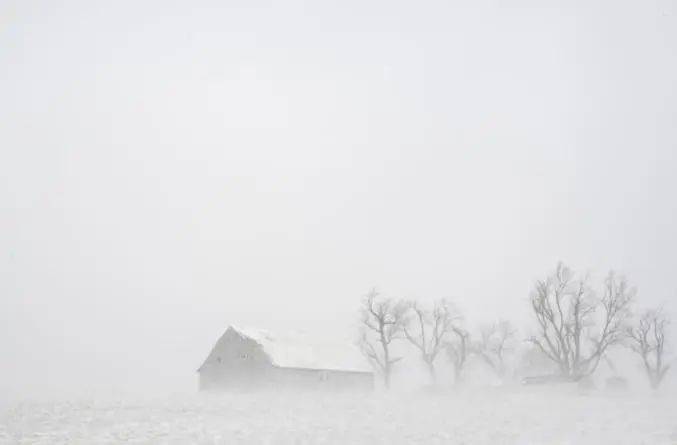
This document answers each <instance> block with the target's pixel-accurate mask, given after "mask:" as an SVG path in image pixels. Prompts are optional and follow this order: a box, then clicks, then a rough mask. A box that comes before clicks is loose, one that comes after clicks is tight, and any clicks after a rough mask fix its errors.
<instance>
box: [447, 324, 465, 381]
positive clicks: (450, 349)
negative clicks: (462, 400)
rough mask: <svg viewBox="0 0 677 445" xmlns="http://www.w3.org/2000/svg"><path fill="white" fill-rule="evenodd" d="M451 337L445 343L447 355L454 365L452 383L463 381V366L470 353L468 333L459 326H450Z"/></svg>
mask: <svg viewBox="0 0 677 445" xmlns="http://www.w3.org/2000/svg"><path fill="white" fill-rule="evenodd" d="M451 334H452V335H451V338H450V339H449V341H447V342H446V343H445V346H446V350H447V356H448V357H449V360H450V361H451V364H452V365H453V366H454V384H456V385H458V384H460V383H462V382H463V368H464V367H465V363H466V361H467V359H468V355H470V352H471V351H470V333H469V332H468V331H466V330H465V329H463V328H462V327H460V326H457V325H452V326H451Z"/></svg>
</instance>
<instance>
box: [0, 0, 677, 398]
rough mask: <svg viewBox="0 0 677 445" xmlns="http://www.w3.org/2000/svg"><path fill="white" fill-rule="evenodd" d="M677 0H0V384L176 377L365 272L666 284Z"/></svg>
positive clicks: (160, 382)
mask: <svg viewBox="0 0 677 445" xmlns="http://www.w3.org/2000/svg"><path fill="white" fill-rule="evenodd" d="M675 79H677V2H676V1H675V0H661V1H653V0H623V1H619V0H613V1H612V0H609V1H601V0H600V1H595V0H592V1H590V0H587V1H563V0H562V1H536V0H533V1H527V0H516V1H513V2H510V5H509V6H508V2H500V1H476V0H472V1H471V0H467V1H458V2H447V1H438V2H434V1H430V2H405V1H395V2H394V1H379V2H376V1H375V2H364V1H337V2H308V3H307V4H304V3H302V2H296V1H285V2H259V1H239V2H236V1H232V2H223V1H213V2H206V1H193V2H168V1H157V2H150V1H116V2H92V1H84V0H83V1H59V2H52V1H18V0H16V1H8V0H4V1H2V2H0V180H1V182H0V326H2V327H3V329H2V333H0V356H2V357H3V359H2V366H0V398H1V397H3V394H4V395H5V396H8V395H9V396H27V395H34V394H40V393H51V392H59V391H61V392H74V391H107V390H116V391H136V390H139V389H141V388H144V389H151V388H152V389H156V390H160V391H162V390H167V388H171V390H176V391H192V390H193V389H194V388H195V374H194V370H195V369H196V367H197V366H198V365H199V364H200V362H201V360H202V359H203V358H204V357H205V356H206V354H207V352H208V351H209V348H210V347H211V346H212V344H213V342H214V341H216V338H217V337H218V335H220V333H221V332H222V331H223V330H224V329H225V327H226V325H227V324H228V322H237V323H240V324H244V325H254V326H260V327H264V328H272V329H284V328H288V327H289V326H292V325H294V326H297V325H299V326H303V327H305V328H308V329H311V330H312V329H323V330H325V332H326V333H327V334H325V335H334V336H339V335H340V336H349V335H350V334H351V329H352V327H353V325H352V323H353V319H354V315H355V313H356V310H357V306H358V305H359V301H360V298H361V296H362V295H363V294H364V293H365V292H366V291H367V290H369V288H370V287H372V286H377V287H378V288H379V289H381V290H383V291H384V292H385V293H387V294H389V295H392V296H397V297H400V296H402V297H408V298H423V299H431V298H437V297H449V298H452V299H454V300H455V301H457V302H458V304H459V305H460V306H461V307H462V308H463V309H465V311H466V314H467V316H468V319H469V321H470V322H471V323H477V322H479V321H480V320H487V319H492V318H495V317H498V316H510V317H513V318H516V319H518V320H525V319H526V310H527V305H526V298H527V296H528V293H529V290H530V287H531V284H532V283H533V281H534V280H535V279H537V278H540V277H542V276H543V275H544V274H545V273H546V272H548V271H549V270H550V269H552V268H553V267H554V265H555V263H556V261H558V260H560V259H561V260H564V261H565V262H567V264H569V265H570V266H572V267H574V268H575V269H577V270H591V271H592V272H593V273H594V275H595V276H596V277H597V278H600V277H601V276H602V275H603V274H604V273H605V272H606V271H607V270H608V269H609V268H614V269H616V270H619V271H621V272H624V273H626V274H627V275H628V277H629V278H630V280H631V282H632V283H633V284H635V285H637V286H638V287H639V291H640V299H641V302H642V304H643V305H645V304H646V305H648V304H656V303H659V302H667V303H670V301H672V300H674V299H675V298H676V297H677V285H676V284H675V281H674V277H673V275H674V273H675V270H677V259H676V257H675V252H677V230H676V227H677V225H676V222H677V198H676V196H675V195H676V192H675V191H676V190H677V179H676V173H677V81H676V80H675Z"/></svg>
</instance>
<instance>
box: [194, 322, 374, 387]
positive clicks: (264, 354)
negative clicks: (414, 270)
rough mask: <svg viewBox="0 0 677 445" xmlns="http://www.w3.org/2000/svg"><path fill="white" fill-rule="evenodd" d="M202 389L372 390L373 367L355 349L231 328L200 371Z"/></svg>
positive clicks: (261, 331) (301, 338) (296, 337)
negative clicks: (300, 388)
mask: <svg viewBox="0 0 677 445" xmlns="http://www.w3.org/2000/svg"><path fill="white" fill-rule="evenodd" d="M198 373H199V376H200V389H201V390H211V389H250V388H263V387H276V388H279V387H294V388H298V387H310V388H334V389H367V388H371V387H372V385H373V375H372V371H371V369H370V368H369V367H368V364H367V363H366V362H365V360H364V359H363V358H362V357H361V355H360V354H359V350H357V348H356V347H354V346H352V345H336V344H331V345H330V344H320V343H318V342H314V341H308V340H307V339H306V338H305V337H303V336H301V335H288V336H274V335H272V334H270V333H269V332H267V331H263V330H255V329H244V328H239V327H235V326H229V327H228V329H227V330H226V332H225V333H224V334H223V335H222V336H221V337H220V338H219V340H218V341H217V342H216V344H215V345H214V347H213V348H212V350H211V351H210V353H209V355H208V356H207V358H206V359H205V361H204V362H203V364H202V365H201V366H200V368H199V369H198Z"/></svg>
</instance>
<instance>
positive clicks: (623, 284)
mask: <svg viewBox="0 0 677 445" xmlns="http://www.w3.org/2000/svg"><path fill="white" fill-rule="evenodd" d="M635 294H636V291H635V289H632V288H630V287H628V284H627V281H626V280H625V279H624V278H622V277H617V276H616V275H615V274H614V273H613V272H610V273H609V274H608V275H607V277H606V279H605V281H604V289H603V292H602V297H601V298H599V299H597V298H595V297H594V295H593V292H592V290H591V289H590V287H589V285H588V279H587V277H584V278H582V279H580V280H576V279H575V276H574V273H573V272H572V271H571V269H569V268H568V267H566V266H564V265H563V264H562V263H559V264H558V265H557V268H556V269H555V272H554V273H553V274H552V275H550V276H549V277H548V278H547V279H546V280H545V281H538V282H537V283H536V287H535V289H534V291H533V293H532V295H531V307H532V310H533V313H534V315H535V317H536V320H537V322H538V331H537V334H536V335H534V336H532V337H531V338H529V341H530V342H531V343H533V344H534V345H536V347H537V348H538V349H539V350H540V351H541V352H542V353H543V354H545V355H546V356H547V357H548V358H549V359H550V360H552V361H553V362H554V363H555V364H556V365H557V366H558V368H559V372H560V374H561V375H562V376H563V377H566V378H571V379H580V378H581V377H584V376H587V375H590V374H592V373H593V372H594V371H595V369H596V368H597V366H598V365H599V362H600V360H601V359H602V358H603V356H604V354H605V352H606V351H607V349H608V348H609V347H610V346H613V345H615V344H617V343H619V342H620V341H621V340H622V339H623V336H624V334H625V331H626V323H627V320H628V317H629V315H630V311H629V307H630V304H631V302H632V300H633V299H634V296H635Z"/></svg>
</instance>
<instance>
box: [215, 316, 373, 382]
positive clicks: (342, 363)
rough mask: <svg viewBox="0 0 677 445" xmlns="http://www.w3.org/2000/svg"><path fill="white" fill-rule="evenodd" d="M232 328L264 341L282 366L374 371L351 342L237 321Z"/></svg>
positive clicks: (264, 347)
mask: <svg viewBox="0 0 677 445" xmlns="http://www.w3.org/2000/svg"><path fill="white" fill-rule="evenodd" d="M228 329H232V330H233V331H235V332H236V333H237V334H239V335H240V336H241V337H243V338H249V339H251V340H253V341H255V342H256V343H258V344H259V345H261V348H262V349H263V351H264V352H265V353H266V354H267V355H268V357H270V360H271V362H272V364H273V365H275V366H278V367H281V368H305V369H326V370H338V371H355V372H372V369H371V367H370V366H369V363H368V362H367V360H366V359H365V358H364V356H362V354H361V353H360V350H359V348H357V346H355V345H353V344H350V343H345V344H343V343H327V342H324V341H318V340H317V339H315V337H314V336H312V335H309V334H307V333H304V332H299V331H295V332H291V333H286V334H284V335H280V334H272V333H271V332H269V331H266V330H263V329H252V328H242V327H239V326H233V325H231V326H230V327H229V328H228ZM226 332H227V331H226Z"/></svg>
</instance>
